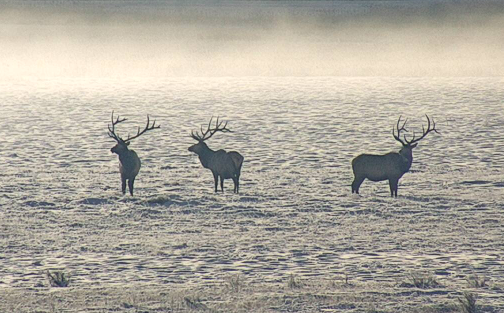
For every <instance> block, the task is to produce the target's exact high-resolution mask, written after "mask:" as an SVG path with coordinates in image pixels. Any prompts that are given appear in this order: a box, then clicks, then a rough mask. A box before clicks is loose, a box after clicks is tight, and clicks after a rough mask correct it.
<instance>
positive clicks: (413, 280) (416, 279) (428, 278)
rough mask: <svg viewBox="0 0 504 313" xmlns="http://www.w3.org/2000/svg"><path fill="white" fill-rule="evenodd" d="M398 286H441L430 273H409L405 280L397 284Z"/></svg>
mask: <svg viewBox="0 0 504 313" xmlns="http://www.w3.org/2000/svg"><path fill="white" fill-rule="evenodd" d="M399 286H400V287H409V288H412V287H416V288H421V289H427V288H435V287H439V286H441V284H440V283H439V282H438V281H437V280H436V278H435V277H434V276H432V275H431V274H422V273H410V274H409V275H408V277H407V278H406V281H405V282H403V283H401V284H400V285H399Z"/></svg>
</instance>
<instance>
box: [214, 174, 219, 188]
mask: <svg viewBox="0 0 504 313" xmlns="http://www.w3.org/2000/svg"><path fill="white" fill-rule="evenodd" d="M212 174H213V179H214V184H215V192H217V185H218V184H219V176H218V175H217V174H216V173H214V172H212Z"/></svg>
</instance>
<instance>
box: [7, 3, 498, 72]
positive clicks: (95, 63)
mask: <svg viewBox="0 0 504 313" xmlns="http://www.w3.org/2000/svg"><path fill="white" fill-rule="evenodd" d="M502 7H504V6H502V5H500V4H499V3H498V2H477V3H476V4H475V3H474V2H460V1H459V2H451V4H446V2H439V1H438V2H435V1H419V2H414V3H408V2H401V1H399V2H392V3H390V2H368V1H354V2H336V1H335V2H331V1H323V2H322V1H310V2H308V1H305V2H303V1H293V2H287V1H241V2H225V1H224V2H222V1H213V2H203V1H201V2H198V1H194V2H189V4H186V3H184V2H176V1H175V2H166V3H165V2H163V3H159V2H156V1H147V2H143V3H142V4H138V3H136V2H133V1H131V2H115V1H105V2H103V1H94V2H86V3H85V4H74V3H71V2H65V1H59V2H55V1H45V2H33V3H32V4H31V5H30V3H29V2H28V3H24V5H18V4H14V2H13V3H10V4H9V3H7V4H4V5H3V9H2V10H1V13H0V27H1V28H0V47H1V48H0V68H1V69H2V70H1V72H0V77H4V78H12V77H125V76H126V77H213V76H502V75H504V52H503V51H504V49H503V48H504V33H503V32H502V29H503V28H504V15H503V14H502V12H503V11H502V10H501V9H502Z"/></svg>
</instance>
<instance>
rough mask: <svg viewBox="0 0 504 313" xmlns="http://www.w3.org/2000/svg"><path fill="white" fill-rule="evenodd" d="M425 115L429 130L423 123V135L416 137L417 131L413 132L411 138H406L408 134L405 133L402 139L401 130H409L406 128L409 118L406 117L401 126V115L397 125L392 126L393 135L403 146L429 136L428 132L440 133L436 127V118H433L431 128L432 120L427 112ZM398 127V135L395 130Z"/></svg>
mask: <svg viewBox="0 0 504 313" xmlns="http://www.w3.org/2000/svg"><path fill="white" fill-rule="evenodd" d="M425 117H427V130H425V127H424V126H423V125H422V136H421V137H420V138H416V139H415V132H413V138H412V139H411V140H408V139H407V138H406V135H403V138H404V141H403V140H401V131H405V132H407V131H408V130H407V129H406V128H405V126H406V122H407V121H408V119H406V120H405V121H404V123H403V125H402V126H401V127H399V124H400V123H401V116H399V120H398V121H397V125H396V126H395V127H393V128H392V135H393V136H394V138H395V140H397V141H399V142H400V143H401V144H402V145H403V146H411V145H413V144H415V143H417V142H419V141H420V140H422V139H424V138H425V136H427V134H428V133H430V132H431V131H434V132H435V133H437V134H439V132H438V131H437V129H436V122H435V121H434V119H432V128H431V120H430V118H429V116H428V115H427V114H426V115H425ZM396 128H397V135H396V134H395V130H396Z"/></svg>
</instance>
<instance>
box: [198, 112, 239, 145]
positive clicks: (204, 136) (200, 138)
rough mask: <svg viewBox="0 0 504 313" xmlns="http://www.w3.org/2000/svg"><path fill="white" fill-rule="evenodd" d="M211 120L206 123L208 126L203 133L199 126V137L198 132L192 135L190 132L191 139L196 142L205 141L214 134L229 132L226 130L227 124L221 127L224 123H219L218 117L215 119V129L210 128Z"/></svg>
mask: <svg viewBox="0 0 504 313" xmlns="http://www.w3.org/2000/svg"><path fill="white" fill-rule="evenodd" d="M212 120H213V117H212V118H210V122H208V126H207V129H206V130H205V131H203V126H201V128H200V131H201V135H200V134H199V133H198V132H196V133H194V132H193V131H191V138H193V139H194V140H197V141H205V140H207V139H210V137H212V136H213V135H214V134H215V133H216V132H219V131H220V132H223V133H227V132H231V130H230V129H227V128H226V126H227V124H228V122H226V123H225V124H224V126H222V124H223V123H224V122H223V121H220V122H219V117H217V121H216V122H215V128H212Z"/></svg>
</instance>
